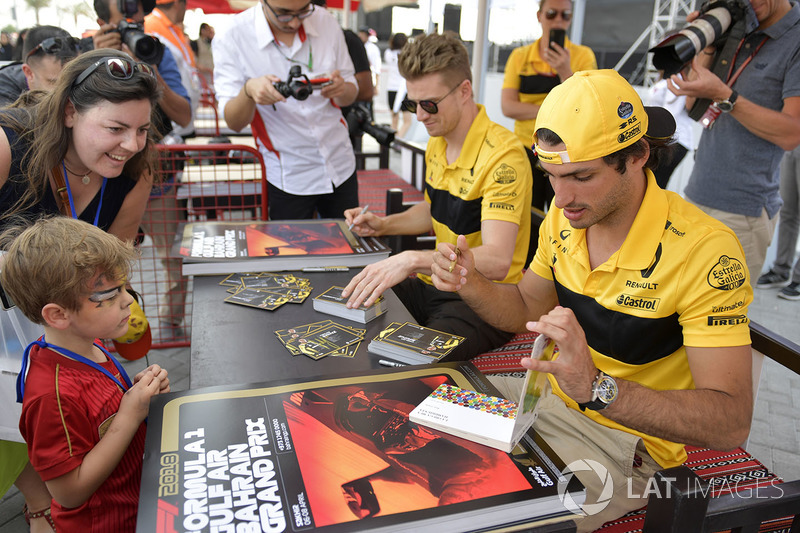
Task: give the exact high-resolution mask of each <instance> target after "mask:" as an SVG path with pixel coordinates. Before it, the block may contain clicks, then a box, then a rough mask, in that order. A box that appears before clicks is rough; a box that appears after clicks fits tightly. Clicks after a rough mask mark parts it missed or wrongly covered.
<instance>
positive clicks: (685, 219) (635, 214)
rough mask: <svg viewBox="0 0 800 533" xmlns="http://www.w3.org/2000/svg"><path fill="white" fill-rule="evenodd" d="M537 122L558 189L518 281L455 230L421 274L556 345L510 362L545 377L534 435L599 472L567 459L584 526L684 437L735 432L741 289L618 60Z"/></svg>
mask: <svg viewBox="0 0 800 533" xmlns="http://www.w3.org/2000/svg"><path fill="white" fill-rule="evenodd" d="M536 126H537V130H536V136H535V137H534V140H535V142H536V145H535V150H536V154H537V155H538V158H539V161H540V162H541V164H542V167H543V168H544V170H545V172H547V174H548V175H549V178H550V182H551V183H552V185H553V189H554V191H555V198H554V200H553V206H552V208H551V209H550V211H548V213H547V216H546V217H545V220H544V222H543V223H542V226H541V228H540V230H539V247H538V248H537V250H536V255H535V257H534V259H533V262H532V263H531V265H530V267H529V268H528V270H527V271H526V272H525V275H524V276H523V277H522V280H521V281H520V282H519V283H517V284H516V285H514V284H499V283H491V282H490V281H489V280H488V279H486V277H485V276H484V274H483V273H481V272H479V271H478V270H476V268H475V266H476V262H475V258H476V257H477V256H476V255H473V254H472V251H471V250H469V247H468V245H467V242H466V239H465V238H464V237H463V236H459V237H458V246H459V248H460V249H461V252H462V253H461V255H460V256H459V257H456V254H455V253H454V249H453V245H452V244H440V245H439V248H438V251H439V253H437V254H434V264H433V266H432V270H433V276H432V277H433V282H434V284H435V285H436V287H437V288H439V289H441V290H443V291H445V290H450V291H458V293H459V294H460V295H461V297H462V298H463V299H464V301H466V302H467V303H468V304H469V305H470V306H471V307H472V308H473V309H474V310H475V311H476V312H477V313H478V315H479V316H481V317H482V318H484V319H485V320H487V321H488V322H489V323H491V324H492V325H494V326H495V327H498V328H502V329H504V330H508V331H525V330H526V329H527V330H530V331H535V332H538V333H540V334H543V335H547V336H548V337H550V338H551V339H553V340H554V341H555V343H556V344H557V346H558V348H559V355H558V357H557V358H556V359H554V360H553V361H533V360H531V359H530V358H524V359H522V365H523V366H524V367H527V368H531V369H533V370H536V371H540V372H546V373H548V374H550V376H549V381H550V384H551V386H552V392H547V393H545V394H544V395H543V397H542V398H541V400H540V401H539V404H538V405H537V408H538V409H539V417H538V420H537V422H536V423H535V425H534V427H535V429H536V431H537V432H538V433H539V435H541V436H542V437H543V438H544V439H545V440H546V441H547V443H548V444H549V445H550V446H551V447H552V448H553V449H554V450H556V451H557V452H558V454H559V455H560V456H561V458H562V459H563V460H564V462H565V463H566V464H567V465H569V464H571V463H572V462H573V461H578V460H582V461H584V463H582V464H586V463H585V462H586V461H594V462H596V463H598V464H600V465H602V467H603V468H605V469H607V470H608V473H609V477H610V479H611V480H612V481H611V482H609V481H606V477H605V475H604V476H603V479H602V480H601V479H599V478H598V475H597V473H596V472H595V471H588V472H587V471H577V470H579V469H576V470H575V475H577V476H578V478H579V479H580V480H581V482H582V483H583V484H584V485H585V486H586V487H587V498H586V503H585V504H584V506H583V509H584V511H586V512H587V514H589V516H587V517H586V518H584V519H582V520H581V521H580V522H579V524H578V530H579V531H592V530H594V529H596V528H598V527H600V526H601V525H602V524H603V523H604V522H606V521H607V520H612V519H614V518H617V517H619V516H622V515H623V514H625V513H626V512H628V511H630V510H633V509H637V508H639V507H641V506H642V505H644V504H645V503H646V492H647V491H646V487H647V486H648V483H649V481H650V478H651V476H652V475H653V474H654V473H655V472H656V471H657V470H660V469H662V468H669V467H673V466H677V465H679V464H681V463H683V462H684V461H685V460H686V452H685V450H684V446H685V444H691V445H694V446H700V447H709V448H714V449H719V450H726V449H731V448H735V447H736V446H739V445H740V444H741V443H742V442H743V441H744V440H745V438H746V437H747V434H748V431H749V428H750V419H751V417H752V411H753V394H752V393H753V384H752V377H751V366H752V352H751V349H750V331H749V327H748V325H747V323H748V319H747V306H748V305H749V303H750V302H751V301H752V299H753V291H752V289H751V288H750V283H749V282H748V278H747V268H746V267H745V264H744V253H743V252H742V247H741V245H740V244H739V242H738V240H737V239H736V236H735V235H734V233H733V232H732V231H731V230H730V229H729V228H728V227H726V226H725V225H723V224H722V223H720V222H719V221H717V220H716V219H713V218H711V217H709V216H708V215H706V214H704V213H703V212H701V211H700V210H699V209H697V208H696V207H695V206H693V205H691V204H689V203H688V202H686V201H685V200H683V199H682V198H681V197H680V196H678V195H677V194H675V193H672V192H668V191H664V190H663V189H661V188H660V187H658V184H657V183H656V180H655V176H654V175H653V173H652V170H651V169H652V168H654V166H656V165H657V164H658V159H659V157H660V156H661V155H662V154H663V150H664V149H665V146H666V143H667V142H668V141H669V140H670V137H671V136H672V134H673V133H674V131H675V121H674V119H673V118H672V115H670V114H669V112H668V111H667V110H665V109H663V108H660V107H655V108H645V107H644V106H643V105H642V102H641V100H640V98H639V96H638V95H637V93H636V91H635V90H634V89H633V87H631V86H630V84H628V82H627V81H625V80H624V79H623V78H622V77H621V76H620V75H619V74H617V73H616V72H615V71H613V70H593V71H592V70H590V71H583V72H576V73H575V74H574V75H573V76H572V77H571V78H570V79H568V80H567V81H565V82H564V83H562V84H561V85H559V86H558V87H556V88H554V89H553V90H552V91H551V92H550V94H548V95H547V98H545V100H544V102H543V103H542V107H541V109H540V110H539V116H538V118H537V121H536ZM452 260H457V266H456V267H455V268H454V269H453V271H452V272H450V267H449V265H450V262H451V261H452ZM477 266H480V265H479V264H477ZM519 381H521V380H519ZM604 482H605V483H604ZM609 484H611V486H609ZM612 488H613V490H612ZM604 491H606V492H604ZM609 494H611V497H610V500H608V501H602V500H605V499H607V497H608V495H609ZM603 495H605V497H603ZM598 500H600V501H598Z"/></svg>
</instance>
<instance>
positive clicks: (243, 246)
mask: <svg viewBox="0 0 800 533" xmlns="http://www.w3.org/2000/svg"><path fill="white" fill-rule="evenodd" d="M390 252H391V250H390V249H389V248H388V247H387V246H386V245H385V244H384V243H383V242H382V241H380V240H379V239H376V238H373V237H359V236H358V235H356V234H354V233H353V232H352V231H350V230H349V229H348V225H347V224H346V223H345V222H344V220H292V221H280V220H272V221H250V222H245V221H243V222H216V221H203V222H190V223H188V224H186V225H185V226H184V227H183V231H182V232H180V233H179V234H178V235H177V236H176V241H175V244H174V246H173V250H172V255H173V256H174V257H181V258H183V274H184V275H185V276H188V275H214V274H229V273H231V272H253V271H258V270H268V271H272V272H276V271H282V270H300V269H302V268H304V267H306V268H307V267H327V266H332V265H336V266H342V267H363V266H366V265H369V264H370V263H374V262H376V261H380V260H381V259H384V258H386V257H388V256H389V253H390Z"/></svg>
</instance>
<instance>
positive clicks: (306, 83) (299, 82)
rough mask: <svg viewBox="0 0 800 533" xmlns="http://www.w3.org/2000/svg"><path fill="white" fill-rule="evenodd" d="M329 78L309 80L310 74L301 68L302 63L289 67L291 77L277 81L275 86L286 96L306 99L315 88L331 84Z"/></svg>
mask: <svg viewBox="0 0 800 533" xmlns="http://www.w3.org/2000/svg"><path fill="white" fill-rule="evenodd" d="M330 84H331V80H330V79H328V78H316V79H313V80H309V79H308V76H306V75H305V74H303V72H302V71H301V70H300V65H294V66H292V68H290V69H289V77H288V78H287V79H286V81H276V82H275V83H274V84H273V86H274V87H275V89H277V90H278V92H279V93H281V94H282V95H283V97H284V98H289V97H294V99H295V100H305V99H307V98H308V97H309V96H311V93H313V92H314V89H321V88H322V87H325V86H326V85H330Z"/></svg>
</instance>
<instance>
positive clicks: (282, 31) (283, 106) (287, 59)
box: [211, 0, 358, 220]
mask: <svg viewBox="0 0 800 533" xmlns="http://www.w3.org/2000/svg"><path fill="white" fill-rule="evenodd" d="M211 46H212V50H213V52H214V88H215V91H216V95H217V99H218V101H219V108H220V110H221V111H222V114H223V116H224V117H225V121H226V122H227V124H228V127H230V128H231V129H233V130H236V131H240V130H241V129H243V128H244V127H245V126H247V124H250V125H251V127H252V131H253V135H254V136H255V138H256V139H257V142H258V146H259V149H260V150H261V153H262V154H263V155H264V160H265V162H266V165H267V180H268V181H269V185H268V190H269V206H270V207H269V211H270V212H269V215H270V218H271V219H273V220H287V219H303V218H311V217H313V216H314V214H315V212H316V213H318V214H319V215H320V216H322V217H323V218H341V216H342V213H343V212H344V211H345V209H347V208H351V207H353V206H356V205H358V181H357V179H356V161H355V155H354V154H353V148H352V145H351V143H350V138H349V135H348V130H347V124H346V123H345V121H344V119H343V118H342V113H341V111H340V109H339V108H340V107H343V106H347V105H350V104H352V103H353V101H354V100H355V98H356V94H357V92H358V86H357V84H356V80H355V76H354V72H353V63H352V61H351V59H350V56H349V54H348V51H347V45H346V44H345V40H344V35H343V34H342V29H341V27H340V26H339V23H338V22H337V21H336V19H335V18H334V17H333V16H332V15H331V14H330V13H328V12H327V11H325V10H324V9H315V8H314V5H313V4H312V3H311V2H309V1H308V0H261V1H260V2H259V4H258V5H256V6H253V7H252V8H250V9H248V10H246V11H243V12H242V13H239V14H237V15H235V16H234V18H233V23H232V24H231V26H230V27H229V28H228V30H227V31H226V32H225V33H222V32H220V34H218V35H217V36H216V37H215V38H214V40H213V41H212V43H211ZM293 66H299V67H300V69H301V72H302V74H304V75H306V76H307V77H308V78H309V79H314V78H317V77H324V78H329V79H330V82H331V83H330V84H329V85H327V86H325V87H323V88H321V89H314V90H313V93H312V94H311V95H310V96H309V97H308V98H307V99H305V100H298V99H296V98H294V97H291V96H290V97H288V98H287V97H284V96H283V95H282V94H281V93H280V92H278V90H277V89H276V88H275V86H274V83H275V82H278V81H286V80H287V78H288V74H289V70H290V69H291V68H292V67H293Z"/></svg>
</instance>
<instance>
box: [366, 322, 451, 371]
mask: <svg viewBox="0 0 800 533" xmlns="http://www.w3.org/2000/svg"><path fill="white" fill-rule="evenodd" d="M462 342H464V337H460V336H458V335H451V334H450V333H444V332H442V331H437V330H435V329H431V328H426V327H425V326H420V325H419V324H412V323H411V322H406V323H404V324H401V323H399V322H392V323H391V324H389V326H388V327H387V328H386V329H384V330H383V331H381V332H380V333H378V335H377V336H376V337H375V338H374V339H372V341H371V342H370V343H369V346H368V347H367V349H368V350H369V351H370V352H372V353H374V354H378V355H382V356H384V357H388V358H389V359H394V360H395V361H399V362H401V363H406V364H410V365H424V364H427V363H436V362H438V361H440V360H441V359H442V358H444V357H445V356H446V355H448V354H449V353H450V352H452V351H453V350H455V348H456V346H458V345H459V344H461V343H462Z"/></svg>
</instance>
